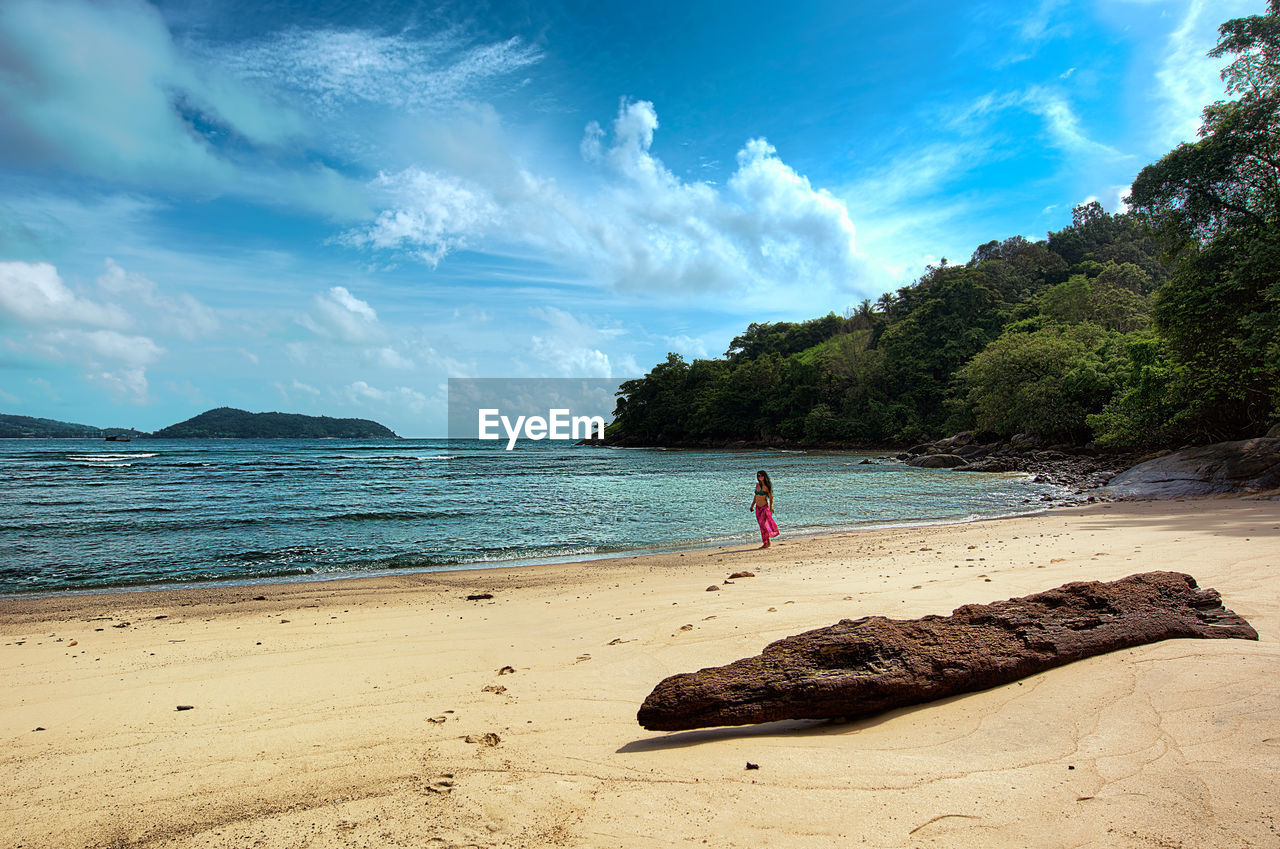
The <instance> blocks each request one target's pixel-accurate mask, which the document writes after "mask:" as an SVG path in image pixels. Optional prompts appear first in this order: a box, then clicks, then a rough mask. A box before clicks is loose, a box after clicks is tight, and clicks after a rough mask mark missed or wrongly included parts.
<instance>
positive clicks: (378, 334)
mask: <svg viewBox="0 0 1280 849" xmlns="http://www.w3.org/2000/svg"><path fill="white" fill-rule="evenodd" d="M300 322H301V324H302V325H303V326H304V327H306V328H307V329H308V330H310V331H311V332H313V333H315V334H316V335H318V336H322V337H324V338H325V339H330V340H333V341H335V342H342V343H344V344H348V345H364V344H370V343H376V342H380V341H381V340H382V338H383V337H384V335H385V332H384V330H383V328H382V325H381V323H379V321H378V314H377V312H375V311H374V309H373V307H371V306H369V304H368V303H367V302H365V301H362V300H360V299H359V298H357V297H356V296H355V295H353V294H351V293H350V292H348V291H347V289H346V287H344V286H333V287H331V288H330V289H329V291H327V292H324V293H323V294H320V295H316V297H315V300H314V301H313V302H312V305H311V312H310V313H309V314H307V315H304V316H303V317H302V318H301V319H300ZM291 356H292V355H291Z"/></svg>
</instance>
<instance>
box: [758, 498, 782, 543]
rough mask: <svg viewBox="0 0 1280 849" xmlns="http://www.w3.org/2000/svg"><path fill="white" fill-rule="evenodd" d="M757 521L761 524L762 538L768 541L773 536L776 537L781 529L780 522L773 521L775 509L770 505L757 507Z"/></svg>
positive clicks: (763, 540)
mask: <svg viewBox="0 0 1280 849" xmlns="http://www.w3.org/2000/svg"><path fill="white" fill-rule="evenodd" d="M756 521H757V522H758V523H759V524H760V540H761V541H762V542H766V543H767V542H768V541H769V539H770V538H771V537H776V536H777V535H778V534H779V533H780V531H779V530H778V523H777V522H775V521H773V510H772V509H771V508H770V507H769V505H767V504H766V505H764V506H763V507H757V508H756Z"/></svg>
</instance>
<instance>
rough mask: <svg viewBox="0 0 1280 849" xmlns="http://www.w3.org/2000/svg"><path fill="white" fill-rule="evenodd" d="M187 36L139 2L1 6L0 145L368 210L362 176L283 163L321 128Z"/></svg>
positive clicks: (161, 184) (203, 185)
mask: <svg viewBox="0 0 1280 849" xmlns="http://www.w3.org/2000/svg"><path fill="white" fill-rule="evenodd" d="M189 47H190V46H189V45H188V46H185V47H184V46H182V45H178V44H175V42H174V40H173V37H172V35H171V33H170V32H169V30H168V27H167V25H166V24H165V21H164V19H163V18H162V16H161V15H160V13H159V12H158V11H157V10H156V9H155V8H154V7H153V6H151V5H149V4H147V3H145V2H142V0H115V1H114V2H109V3H100V2H92V0H59V2H56V3H50V2H45V0H7V2H4V3H0V56H3V57H4V66H5V67H4V70H5V72H4V73H3V74H0V114H3V115H4V116H5V132H4V133H0V156H3V157H4V159H5V161H6V162H7V163H10V164H19V165H22V166H27V167H30V168H32V169H33V170H42V169H43V170H53V171H67V172H70V173H72V174H76V175H87V176H90V177H94V178H97V179H101V180H104V181H108V182H110V183H114V184H118V185H126V186H129V187H132V188H144V189H153V188H162V189H166V190H179V191H183V190H195V191H199V192H203V193H206V194H207V195H211V196H219V195H233V196H237V197H245V198H249V199H251V200H254V201H257V202H261V203H266V204H271V205H275V206H286V207H292V208H300V209H305V210H308V211H312V212H320V213H323V214H326V215H335V216H363V215H367V214H368V207H367V205H366V204H365V203H364V201H363V198H362V195H361V188H360V186H359V184H358V183H357V182H355V181H353V180H350V179H348V178H346V177H344V176H342V175H341V174H339V173H338V172H337V171H335V170H333V169H332V168H329V167H327V166H325V165H322V164H315V163H314V161H312V162H308V163H306V164H297V165H293V166H280V165H279V161H280V159H281V157H282V155H283V154H288V153H290V152H292V150H293V148H294V146H295V145H296V144H297V143H298V142H299V141H301V140H303V139H305V138H306V137H307V136H308V135H309V134H310V135H312V136H314V135H315V130H314V128H312V127H309V126H308V125H307V122H306V121H305V120H304V119H303V118H302V117H301V115H300V114H299V113H298V112H296V111H294V110H292V109H290V108H288V107H287V106H286V105H285V104H283V103H281V102H279V101H278V100H277V99H275V98H272V97H270V96H265V95H264V94H263V93H262V91H261V90H260V89H258V88H254V87H250V86H248V85H246V84H245V83H244V82H242V81H240V80H236V79H235V78H233V77H232V76H230V75H229V74H228V73H227V72H226V71H224V70H222V69H220V68H219V67H217V66H216V65H214V64H212V63H211V62H210V61H209V60H208V57H207V56H206V57H202V56H199V55H196V54H195V53H193V52H192V51H191V50H190V49H189ZM322 138H323V137H322Z"/></svg>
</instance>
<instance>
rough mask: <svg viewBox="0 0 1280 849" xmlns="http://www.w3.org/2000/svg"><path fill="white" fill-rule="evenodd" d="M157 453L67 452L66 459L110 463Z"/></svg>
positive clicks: (155, 455)
mask: <svg viewBox="0 0 1280 849" xmlns="http://www.w3.org/2000/svg"><path fill="white" fill-rule="evenodd" d="M159 456H160V455H159V454H144V453H143V452H141V451H131V452H129V453H128V454H68V455H67V459H68V460H91V461H93V462H96V463H97V462H100V463H112V462H116V461H119V460H141V459H143V458H145V457H159Z"/></svg>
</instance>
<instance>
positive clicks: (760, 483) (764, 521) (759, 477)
mask: <svg viewBox="0 0 1280 849" xmlns="http://www.w3.org/2000/svg"><path fill="white" fill-rule="evenodd" d="M747 509H748V510H754V511H756V521H757V522H758V523H759V524H760V541H761V546H760V547H761V548H768V547H769V540H770V539H771V538H773V537H776V536H777V535H778V533H779V531H778V523H777V522H775V521H774V520H773V482H772V481H771V480H769V473H768V472H766V471H764V470H763V469H762V470H760V471H758V472H756V494H755V495H754V496H752V498H751V506H750V507H748V508H747Z"/></svg>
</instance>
